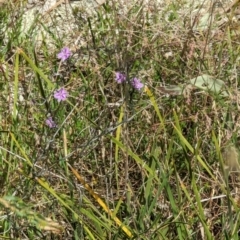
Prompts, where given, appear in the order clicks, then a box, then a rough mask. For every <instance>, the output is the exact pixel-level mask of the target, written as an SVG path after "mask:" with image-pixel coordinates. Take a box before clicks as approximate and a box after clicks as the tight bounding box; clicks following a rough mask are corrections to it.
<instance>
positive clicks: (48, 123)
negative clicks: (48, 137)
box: [45, 117, 57, 128]
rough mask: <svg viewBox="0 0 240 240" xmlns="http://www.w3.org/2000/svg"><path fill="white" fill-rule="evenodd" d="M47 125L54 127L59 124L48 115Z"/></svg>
mask: <svg viewBox="0 0 240 240" xmlns="http://www.w3.org/2000/svg"><path fill="white" fill-rule="evenodd" d="M45 123H46V125H48V126H49V127H50V128H54V127H56V126H57V124H56V123H55V122H54V121H53V119H52V117H48V118H47V119H46V121H45Z"/></svg>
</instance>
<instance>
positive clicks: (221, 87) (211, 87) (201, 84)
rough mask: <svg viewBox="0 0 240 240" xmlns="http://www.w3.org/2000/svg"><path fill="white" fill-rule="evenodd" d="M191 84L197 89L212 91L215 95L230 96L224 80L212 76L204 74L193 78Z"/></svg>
mask: <svg viewBox="0 0 240 240" xmlns="http://www.w3.org/2000/svg"><path fill="white" fill-rule="evenodd" d="M190 83H191V84H193V85H194V86H195V87H197V88H200V89H203V90H207V91H211V92H214V93H220V94H221V95H223V96H228V93H227V91H226V90H225V84H224V82H223V81H222V80H220V79H216V78H214V77H212V76H210V75H207V74H203V75H201V76H198V77H196V78H192V79H191V80H190Z"/></svg>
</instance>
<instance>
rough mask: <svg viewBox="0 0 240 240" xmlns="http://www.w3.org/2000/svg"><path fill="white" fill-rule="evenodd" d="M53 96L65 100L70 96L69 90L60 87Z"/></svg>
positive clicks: (58, 99) (59, 100)
mask: <svg viewBox="0 0 240 240" xmlns="http://www.w3.org/2000/svg"><path fill="white" fill-rule="evenodd" d="M53 96H54V98H55V99H57V101H58V102H61V101H65V100H66V99H67V97H68V91H67V90H66V89H64V88H60V89H58V90H56V91H55V92H54V95H53Z"/></svg>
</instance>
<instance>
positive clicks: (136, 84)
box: [131, 77, 144, 90]
mask: <svg viewBox="0 0 240 240" xmlns="http://www.w3.org/2000/svg"><path fill="white" fill-rule="evenodd" d="M131 83H132V86H133V88H135V89H136V90H141V88H143V86H144V84H143V83H141V81H140V80H139V79H138V78H136V77H135V78H133V79H132V82H131Z"/></svg>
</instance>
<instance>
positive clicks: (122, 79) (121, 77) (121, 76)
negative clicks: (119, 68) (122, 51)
mask: <svg viewBox="0 0 240 240" xmlns="http://www.w3.org/2000/svg"><path fill="white" fill-rule="evenodd" d="M116 81H117V83H123V82H125V81H126V75H125V74H124V73H120V72H116Z"/></svg>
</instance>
